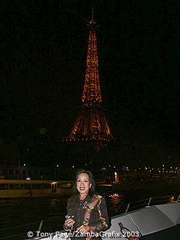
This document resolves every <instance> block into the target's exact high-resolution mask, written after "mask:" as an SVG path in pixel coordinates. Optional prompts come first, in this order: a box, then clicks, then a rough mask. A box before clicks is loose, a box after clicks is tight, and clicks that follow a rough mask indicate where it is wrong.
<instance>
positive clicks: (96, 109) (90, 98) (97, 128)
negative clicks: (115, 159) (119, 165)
mask: <svg viewBox="0 0 180 240" xmlns="http://www.w3.org/2000/svg"><path fill="white" fill-rule="evenodd" d="M89 27H90V31H89V38H88V49H87V58H86V72H85V80H84V87H83V94H82V99H81V100H82V106H81V108H80V111H79V115H78V117H77V119H76V121H75V123H74V126H73V128H72V130H71V132H70V134H69V136H68V137H66V138H64V140H65V141H66V142H79V143H82V142H85V143H93V144H92V145H93V147H94V148H95V149H96V150H99V149H100V148H101V147H103V146H105V145H107V143H108V142H110V141H111V140H113V139H114V138H113V136H112V134H111V131H110V127H109V124H108V122H107V120H106V116H105V113H104V109H103V108H102V95H101V87H100V79H99V63H98V50H97V35H96V30H97V27H98V25H97V24H96V22H95V20H94V19H93V17H92V20H91V21H90V24H89Z"/></svg>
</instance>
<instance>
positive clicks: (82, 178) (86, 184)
mask: <svg viewBox="0 0 180 240" xmlns="http://www.w3.org/2000/svg"><path fill="white" fill-rule="evenodd" d="M76 185H77V190H78V192H79V193H80V194H88V193H89V188H90V187H91V183H90V180H89V175H88V174H87V173H80V174H79V175H78V177H77V182H76Z"/></svg>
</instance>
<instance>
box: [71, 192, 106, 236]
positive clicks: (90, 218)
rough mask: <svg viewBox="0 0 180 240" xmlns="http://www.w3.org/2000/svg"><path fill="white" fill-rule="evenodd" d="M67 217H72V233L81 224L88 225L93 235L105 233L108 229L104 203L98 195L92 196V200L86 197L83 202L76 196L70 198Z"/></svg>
mask: <svg viewBox="0 0 180 240" xmlns="http://www.w3.org/2000/svg"><path fill="white" fill-rule="evenodd" d="M67 215H69V216H74V217H73V220H74V221H75V224H74V226H73V229H72V230H73V231H75V230H76V229H77V228H78V227H80V226H81V225H83V224H84V225H88V226H89V227H90V231H91V232H95V233H98V232H100V231H105V230H107V229H108V228H109V227H110V226H109V217H108V213H107V207H106V201H105V199H104V197H102V196H100V195H94V196H93V197H92V198H91V197H90V196H89V195H88V196H87V197H86V198H85V199H84V200H80V199H79V196H78V195H75V196H72V197H70V198H69V199H68V204H67Z"/></svg>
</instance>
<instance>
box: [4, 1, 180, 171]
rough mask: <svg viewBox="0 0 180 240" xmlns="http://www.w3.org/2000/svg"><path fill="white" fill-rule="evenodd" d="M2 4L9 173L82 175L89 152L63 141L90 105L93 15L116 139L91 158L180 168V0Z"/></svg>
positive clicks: (103, 94) (6, 152) (111, 123)
mask: <svg viewBox="0 0 180 240" xmlns="http://www.w3.org/2000/svg"><path fill="white" fill-rule="evenodd" d="M0 5H1V6H0V11H1V14H0V15H1V21H0V26H1V32H2V38H1V67H2V72H1V83H2V94H1V95H2V101H1V114H2V131H1V139H0V140H1V160H0V163H1V164H3V163H8V162H9V163H11V164H17V162H18V160H19V159H20V161H21V163H26V164H29V165H34V166H55V165H56V164H60V165H61V164H62V165H63V166H67V167H69V166H70V165H72V164H74V165H76V163H77V165H78V164H79V166H81V163H82V166H83V164H84V152H83V153H82V152H81V150H80V149H79V147H78V146H74V147H72V146H69V145H66V144H64V143H63V141H62V139H63V137H64V136H67V135H68V134H69V132H70V130H71V128H72V126H73V123H74V121H75V119H76V116H77V115H78V108H79V106H80V104H81V95H82V89H83V82H84V74H85V61H86V53H87V39H88V27H87V24H88V21H89V20H90V18H91V8H92V6H93V7H94V8H95V11H94V15H95V19H96V20H97V22H98V24H99V29H98V50H99V51H98V53H99V70H100V81H101V88H102V96H103V102H104V107H105V108H106V110H107V112H106V116H107V119H108V122H109V125H110V128H111V131H112V133H113V135H114V137H115V138H116V141H115V142H114V143H112V144H111V145H110V146H109V147H107V148H106V149H104V150H102V152H101V153H99V154H94V153H92V154H94V155H93V157H92V158H94V159H95V160H96V161H99V162H102V163H104V164H108V163H116V164H119V166H120V167H121V166H123V165H128V166H130V167H131V166H132V167H138V166H160V165H161V164H168V165H173V166H175V165H177V164H179V162H180V161H179V160H180V145H179V144H180V142H179V133H180V127H179V126H180V124H179V109H180V106H179V105H180V104H179V97H178V93H179V90H180V86H179V71H178V70H179V69H178V65H179V51H178V50H179V45H178V42H179V39H178V33H179V24H178V5H177V1H173V0H167V1H165V0H164V1H160V0H146V1H142V0H136V1H135V0H134V1H133V0H119V1H115V0H111V1H108V0H107V1H106V0H97V1H82V0H79V1H78V0H75V1H70V0H64V1H61V0H59V1H58V0H54V1H53V0H46V1H45V0H44V1H43V0H38V1H37V0H36V1H33V0H16V1H13V0H2V1H1V3H0ZM72 148H73V150H72ZM89 155H90V153H89V152H88V153H87V154H86V157H87V158H88V156H89Z"/></svg>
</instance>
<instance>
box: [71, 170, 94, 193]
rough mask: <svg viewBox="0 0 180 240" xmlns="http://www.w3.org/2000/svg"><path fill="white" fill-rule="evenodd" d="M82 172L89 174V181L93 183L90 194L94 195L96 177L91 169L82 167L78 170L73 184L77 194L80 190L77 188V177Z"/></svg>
mask: <svg viewBox="0 0 180 240" xmlns="http://www.w3.org/2000/svg"><path fill="white" fill-rule="evenodd" d="M81 173H86V174H87V175H88V176H89V182H90V184H91V187H90V189H89V196H90V197H92V196H93V195H94V192H95V181H94V177H93V175H92V173H91V172H90V171H87V170H84V169H80V170H79V171H77V172H76V175H75V179H74V184H73V192H74V194H75V195H78V194H79V192H78V190H77V179H78V176H79V174H81Z"/></svg>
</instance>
